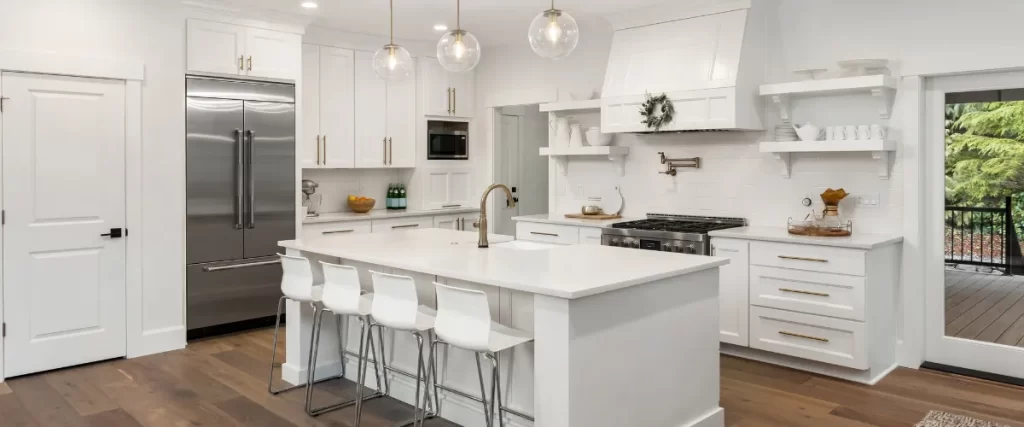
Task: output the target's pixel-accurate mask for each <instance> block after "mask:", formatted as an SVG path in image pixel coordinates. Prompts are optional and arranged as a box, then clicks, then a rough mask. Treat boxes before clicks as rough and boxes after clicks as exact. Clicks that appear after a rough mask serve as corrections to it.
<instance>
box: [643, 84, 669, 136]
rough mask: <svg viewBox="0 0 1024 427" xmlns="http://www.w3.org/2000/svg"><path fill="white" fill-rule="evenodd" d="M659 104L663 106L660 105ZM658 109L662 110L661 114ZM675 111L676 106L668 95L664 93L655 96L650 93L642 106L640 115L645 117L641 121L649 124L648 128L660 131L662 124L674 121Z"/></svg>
mask: <svg viewBox="0 0 1024 427" xmlns="http://www.w3.org/2000/svg"><path fill="white" fill-rule="evenodd" d="M659 105H660V106H661V108H659V107H658V106H659ZM658 110H661V114H658ZM675 113H676V107H675V106H674V105H672V101H671V100H669V99H668V95H666V94H664V93H662V94H661V95H658V96H654V95H651V94H650V93H648V94H647V101H645V102H644V103H643V105H641V106H640V115H641V116H644V117H645V118H644V120H643V121H641V122H640V123H642V124H644V125H647V128H648V129H654V131H655V132H658V131H660V130H661V127H662V126H665V125H667V124H669V123H672V116H673V115H674V114H675Z"/></svg>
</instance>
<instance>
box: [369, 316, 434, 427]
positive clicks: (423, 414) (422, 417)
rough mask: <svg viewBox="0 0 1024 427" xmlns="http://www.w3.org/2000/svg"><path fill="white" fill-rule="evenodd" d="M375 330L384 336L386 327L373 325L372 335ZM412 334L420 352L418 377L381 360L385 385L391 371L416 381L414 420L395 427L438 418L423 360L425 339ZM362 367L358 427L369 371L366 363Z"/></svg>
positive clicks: (419, 334)
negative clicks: (421, 399)
mask: <svg viewBox="0 0 1024 427" xmlns="http://www.w3.org/2000/svg"><path fill="white" fill-rule="evenodd" d="M373 328H378V331H379V334H380V335H383V334H384V327H383V326H381V325H377V324H373V323H371V325H370V331H371V333H372V331H373ZM412 334H413V336H415V337H416V340H417V343H418V346H417V348H418V350H419V356H418V357H417V363H416V375H415V376H413V375H412V374H410V373H408V372H404V371H401V370H398V369H395V368H392V367H389V366H387V364H385V363H383V362H384V356H383V354H382V355H381V359H380V360H381V362H382V369H381V370H382V371H383V372H382V374H383V377H384V378H385V383H386V381H387V380H386V379H387V375H388V371H389V370H391V371H394V372H398V373H400V374H403V375H407V376H409V377H412V378H415V379H416V393H415V395H414V400H413V402H415V405H414V406H415V408H414V412H413V416H412V419H409V420H405V421H402V422H398V423H396V424H394V426H396V427H397V426H407V425H412V426H414V427H416V426H421V425H422V423H423V422H425V421H426V420H428V419H431V418H435V417H437V415H436V413H434V412H432V411H431V410H432V409H433V405H432V404H431V403H430V402H429V396H430V389H429V388H428V386H429V383H427V381H429V379H428V376H427V365H426V361H425V360H424V358H423V348H424V338H423V335H422V334H421V333H419V332H412ZM369 339H372V337H370V338H369ZM381 345H382V346H383V340H381ZM381 353H384V352H383V351H382V352H381ZM361 366H363V367H361V368H360V369H359V372H358V375H359V381H358V382H359V384H357V385H356V419H355V424H354V425H355V426H357V427H358V426H359V423H360V420H361V419H362V410H363V405H362V400H361V399H360V398H361V397H362V394H363V383H365V382H366V371H367V369H366V368H367V367H368V366H366V362H365V361H363V363H361ZM420 382H423V385H422V388H421V385H420ZM379 384H380V383H379V382H378V387H379V386H380V385H379ZM421 390H422V391H423V406H424V408H423V409H422V410H421V409H420V391H421ZM428 406H429V407H430V409H431V410H428V409H427V407H428Z"/></svg>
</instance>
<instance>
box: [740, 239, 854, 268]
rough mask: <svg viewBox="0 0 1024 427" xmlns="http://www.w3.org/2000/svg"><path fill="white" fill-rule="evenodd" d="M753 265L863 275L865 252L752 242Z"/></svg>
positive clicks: (751, 261)
mask: <svg viewBox="0 0 1024 427" xmlns="http://www.w3.org/2000/svg"><path fill="white" fill-rule="evenodd" d="M750 254H751V255H750V263H751V264H754V265H763V266H767V267H782V268H791V269H794V270H808V271H820V272H823V273H836V274H849V275H852V276H863V275H864V258H865V252H864V251H862V250H859V249H844V248H832V247H827V246H813V245H798V244H792V243H771V242H750Z"/></svg>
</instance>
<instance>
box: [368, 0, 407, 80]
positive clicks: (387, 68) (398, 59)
mask: <svg viewBox="0 0 1024 427" xmlns="http://www.w3.org/2000/svg"><path fill="white" fill-rule="evenodd" d="M373 71H374V72H376V73H377V75H378V76H380V78H382V79H384V80H403V79H405V78H408V77H409V76H411V75H412V56H411V55H409V51H407V50H405V48H404V47H401V46H399V45H397V44H395V0H391V43H388V44H386V45H384V47H382V48H380V49H379V50H377V53H376V54H374V55H373Z"/></svg>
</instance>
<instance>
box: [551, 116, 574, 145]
mask: <svg viewBox="0 0 1024 427" xmlns="http://www.w3.org/2000/svg"><path fill="white" fill-rule="evenodd" d="M571 133H572V131H570V130H569V119H566V118H560V119H557V120H555V146H557V147H568V146H569V138H570V135H571Z"/></svg>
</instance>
